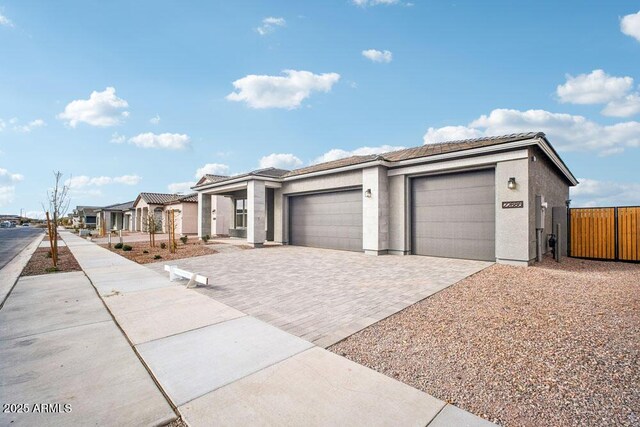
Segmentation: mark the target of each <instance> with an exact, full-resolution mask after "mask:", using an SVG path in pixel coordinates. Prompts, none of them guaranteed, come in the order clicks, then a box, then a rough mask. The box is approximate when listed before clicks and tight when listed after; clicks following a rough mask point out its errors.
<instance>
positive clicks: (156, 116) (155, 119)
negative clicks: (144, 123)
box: [149, 114, 160, 125]
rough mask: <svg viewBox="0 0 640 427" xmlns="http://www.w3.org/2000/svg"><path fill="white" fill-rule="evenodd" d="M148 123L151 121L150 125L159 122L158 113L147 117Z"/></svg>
mask: <svg viewBox="0 0 640 427" xmlns="http://www.w3.org/2000/svg"><path fill="white" fill-rule="evenodd" d="M149 123H151V124H152V125H157V124H160V115H158V114H156V115H155V116H154V117H151V118H150V119H149Z"/></svg>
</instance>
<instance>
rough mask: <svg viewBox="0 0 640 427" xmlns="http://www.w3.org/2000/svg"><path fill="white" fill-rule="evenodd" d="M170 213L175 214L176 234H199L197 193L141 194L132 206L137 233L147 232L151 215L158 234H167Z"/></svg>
mask: <svg viewBox="0 0 640 427" xmlns="http://www.w3.org/2000/svg"><path fill="white" fill-rule="evenodd" d="M170 211H173V212H174V218H175V227H176V228H175V232H176V234H196V233H197V232H198V196H197V194H195V193H193V194H188V195H181V194H170V193H140V194H139V195H138V197H137V198H136V200H135V201H134V202H133V206H132V217H133V224H135V231H142V232H147V231H148V230H147V228H148V225H149V221H148V218H149V215H153V218H154V221H155V226H156V232H158V233H167V232H168V231H169V223H168V221H169V216H168V212H170Z"/></svg>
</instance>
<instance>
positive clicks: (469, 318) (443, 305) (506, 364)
mask: <svg viewBox="0 0 640 427" xmlns="http://www.w3.org/2000/svg"><path fill="white" fill-rule="evenodd" d="M330 350H331V351H334V352H335V353H338V354H340V355H343V356H346V357H347V358H349V359H351V360H354V361H356V362H358V363H360V364H363V365H365V366H368V367H370V368H373V369H375V370H377V371H379V372H382V373H384V374H386V375H388V376H391V377H394V378H397V379H398V380H400V381H403V382H405V383H407V384H409V385H411V386H414V387H416V388H418V389H421V390H424V391H425V392H427V393H429V394H432V395H434V396H435V397H438V398H440V399H443V400H446V401H448V402H450V403H453V404H455V405H457V406H459V407H461V408H463V409H465V410H467V411H470V412H472V413H475V414H477V415H480V416H482V417H484V418H486V419H488V420H490V421H493V422H497V423H498V424H501V425H505V426H586V425H588V426H611V425H623V426H639V425H640V358H639V356H640V265H638V264H623V263H609V262H597V261H585V260H577V259H564V260H563V262H562V263H561V264H557V263H555V262H554V261H553V260H550V259H546V260H545V261H544V262H543V263H541V264H539V265H536V266H534V267H530V268H521V267H510V266H504V265H494V266H492V267H489V268H487V269H485V270H483V271H481V272H479V273H477V274H475V275H473V276H470V277H468V278H466V279H464V280H462V281H461V282H459V283H457V284H455V285H453V286H451V287H449V288H447V289H445V290H443V291H441V292H440V293H438V294H435V295H433V296H431V297H429V298H427V299H425V300H423V301H421V302H419V303H417V304H414V305H412V306H410V307H408V308H407V309H405V310H403V311H401V312H399V313H397V314H395V315H393V316H391V317H388V318H387V319H385V320H382V321H380V322H378V323H376V324H374V325H372V326H370V327H368V328H367V329H364V330H363V331H361V332H359V333H357V334H355V335H352V336H350V337H349V338H347V339H346V340H344V341H342V342H340V343H338V344H336V345H334V346H332V347H331V348H330Z"/></svg>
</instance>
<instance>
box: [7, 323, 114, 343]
mask: <svg viewBox="0 0 640 427" xmlns="http://www.w3.org/2000/svg"><path fill="white" fill-rule="evenodd" d="M106 322H111V319H106V320H99V321H97V322H89V323H83V324H81V325H73V326H67V327H64V328H57V329H51V330H49V331H42V332H34V333H33V334H27V335H20V336H19V337H12V338H0V342H2V341H11V340H19V339H22V338H29V337H33V336H35V335H43V334H48V333H50V332H58V331H64V330H67V329H73V328H81V327H83V326H89V325H97V324H99V323H106Z"/></svg>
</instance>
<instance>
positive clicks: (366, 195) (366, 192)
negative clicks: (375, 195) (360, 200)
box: [364, 188, 371, 198]
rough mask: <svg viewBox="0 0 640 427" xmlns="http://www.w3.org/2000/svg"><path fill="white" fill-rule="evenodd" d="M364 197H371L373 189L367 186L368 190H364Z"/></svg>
mask: <svg viewBox="0 0 640 427" xmlns="http://www.w3.org/2000/svg"><path fill="white" fill-rule="evenodd" d="M364 197H367V198H371V189H370V188H367V191H365V192H364Z"/></svg>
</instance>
